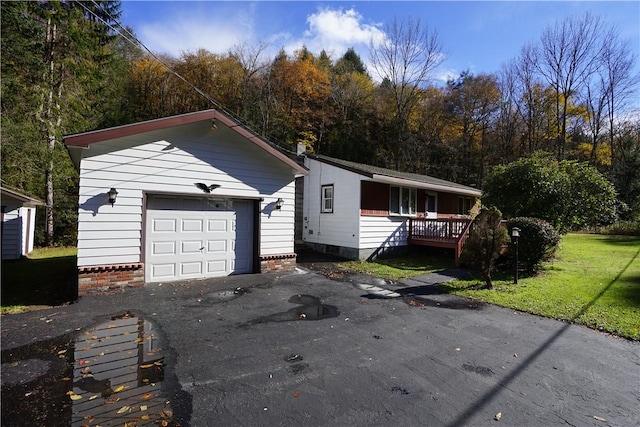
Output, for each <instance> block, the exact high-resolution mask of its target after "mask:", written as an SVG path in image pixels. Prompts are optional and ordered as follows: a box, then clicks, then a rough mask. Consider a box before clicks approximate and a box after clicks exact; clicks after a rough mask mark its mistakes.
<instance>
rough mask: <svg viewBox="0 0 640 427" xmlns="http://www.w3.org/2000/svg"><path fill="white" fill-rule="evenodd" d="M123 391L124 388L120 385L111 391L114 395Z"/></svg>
mask: <svg viewBox="0 0 640 427" xmlns="http://www.w3.org/2000/svg"><path fill="white" fill-rule="evenodd" d="M124 389H125V387H124V386H123V385H120V386H118V387H116V389H115V390H113V392H114V393H120V392H121V391H122V390H124Z"/></svg>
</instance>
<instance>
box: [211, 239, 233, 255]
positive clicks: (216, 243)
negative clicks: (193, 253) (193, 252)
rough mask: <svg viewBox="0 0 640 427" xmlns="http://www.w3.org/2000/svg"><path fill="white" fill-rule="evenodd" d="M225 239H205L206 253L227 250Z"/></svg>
mask: <svg viewBox="0 0 640 427" xmlns="http://www.w3.org/2000/svg"><path fill="white" fill-rule="evenodd" d="M227 247H228V245H227V241H226V240H209V241H207V253H216V252H227Z"/></svg>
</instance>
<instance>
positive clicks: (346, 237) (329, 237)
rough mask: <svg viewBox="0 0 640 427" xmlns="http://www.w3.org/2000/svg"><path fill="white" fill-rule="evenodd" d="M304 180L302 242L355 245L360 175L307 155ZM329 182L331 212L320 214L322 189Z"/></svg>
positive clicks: (353, 246) (358, 213)
mask: <svg viewBox="0 0 640 427" xmlns="http://www.w3.org/2000/svg"><path fill="white" fill-rule="evenodd" d="M305 164H306V166H307V167H308V168H309V175H307V176H306V177H305V181H304V191H305V194H304V207H303V212H304V214H303V215H304V219H303V230H302V237H303V240H304V241H308V242H312V243H321V244H327V245H335V246H344V247H350V248H355V247H357V244H358V238H359V237H358V221H359V218H360V176H359V175H356V174H354V173H353V172H349V171H346V170H344V169H341V168H337V167H335V166H331V165H328V164H326V163H322V162H319V161H317V160H313V159H310V158H307V159H306V160H305ZM326 185H333V207H334V209H333V213H332V214H331V215H327V214H322V213H321V212H322V209H321V207H322V206H321V204H322V194H321V193H322V191H321V190H322V188H323V186H326Z"/></svg>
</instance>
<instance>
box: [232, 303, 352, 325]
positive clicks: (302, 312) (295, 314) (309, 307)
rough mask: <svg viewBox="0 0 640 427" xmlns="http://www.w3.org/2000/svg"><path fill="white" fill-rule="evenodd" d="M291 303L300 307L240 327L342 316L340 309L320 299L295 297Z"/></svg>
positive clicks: (263, 317)
mask: <svg viewBox="0 0 640 427" xmlns="http://www.w3.org/2000/svg"><path fill="white" fill-rule="evenodd" d="M289 302H290V303H292V304H298V305H299V307H294V308H292V309H290V310H287V311H282V312H280V313H274V314H270V315H268V316H262V317H258V318H257V319H254V320H251V321H249V322H246V323H243V324H241V325H239V327H246V326H252V325H257V324H261V323H270V322H291V321H294V320H303V321H306V320H322V319H328V318H331V317H338V316H339V315H340V312H339V311H338V308H337V307H336V306H334V305H329V304H322V302H321V301H320V298H318V297H314V296H312V295H294V296H292V297H291V298H289Z"/></svg>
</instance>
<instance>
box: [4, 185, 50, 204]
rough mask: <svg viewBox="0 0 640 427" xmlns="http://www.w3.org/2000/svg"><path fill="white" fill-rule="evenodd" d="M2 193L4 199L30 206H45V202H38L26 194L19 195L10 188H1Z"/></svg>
mask: <svg viewBox="0 0 640 427" xmlns="http://www.w3.org/2000/svg"><path fill="white" fill-rule="evenodd" d="M0 193H1V194H2V198H3V199H4V198H5V197H8V198H11V199H14V200H17V201H18V202H20V203H22V204H23V205H30V206H44V202H43V201H42V200H38V199H36V198H35V197H31V196H27V195H26V194H22V193H19V192H17V191H15V190H9V189H8V188H4V187H0Z"/></svg>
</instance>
